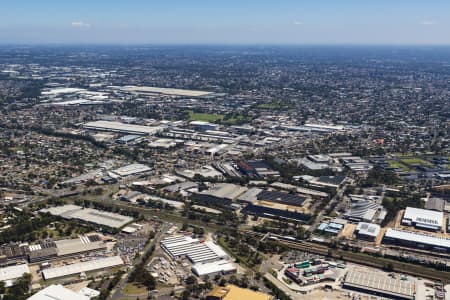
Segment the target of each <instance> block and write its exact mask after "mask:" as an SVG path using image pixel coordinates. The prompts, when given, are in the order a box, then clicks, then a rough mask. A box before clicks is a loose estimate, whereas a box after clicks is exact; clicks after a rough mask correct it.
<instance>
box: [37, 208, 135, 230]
mask: <svg viewBox="0 0 450 300" xmlns="http://www.w3.org/2000/svg"><path fill="white" fill-rule="evenodd" d="M40 212H41V213H50V214H51V215H54V216H60V217H62V218H64V219H69V220H70V219H78V220H82V221H85V222H89V223H94V224H98V225H105V226H108V227H111V228H120V227H122V226H124V225H126V224H128V223H130V222H131V221H133V218H132V217H128V216H124V215H121V214H116V213H111V212H106V211H102V210H97V209H93V208H83V207H81V206H77V205H73V204H67V205H63V206H55V207H51V208H44V209H41V210H40Z"/></svg>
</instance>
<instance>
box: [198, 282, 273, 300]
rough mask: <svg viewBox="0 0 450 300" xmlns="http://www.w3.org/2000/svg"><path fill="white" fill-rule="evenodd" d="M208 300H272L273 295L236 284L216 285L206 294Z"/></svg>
mask: <svg viewBox="0 0 450 300" xmlns="http://www.w3.org/2000/svg"><path fill="white" fill-rule="evenodd" d="M206 299H207V300H250V299H251V300H271V299H273V298H272V296H270V295H267V294H264V293H261V292H255V291H252V290H249V289H243V288H240V287H237V286H235V285H231V284H229V285H227V286H225V287H222V286H216V287H214V289H213V290H212V291H211V292H210V293H209V294H208V296H206Z"/></svg>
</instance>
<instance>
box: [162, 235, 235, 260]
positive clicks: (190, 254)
mask: <svg viewBox="0 0 450 300" xmlns="http://www.w3.org/2000/svg"><path fill="white" fill-rule="evenodd" d="M161 248H162V249H163V250H164V251H165V252H166V253H167V254H168V255H169V256H170V257H171V258H172V259H177V258H180V257H187V258H188V259H189V260H190V261H191V262H192V263H193V264H197V263H207V262H215V261H219V260H225V259H228V255H227V253H226V252H225V251H223V249H222V248H221V247H219V246H218V245H216V244H214V243H213V242H211V241H208V242H204V243H201V242H200V240H198V239H193V238H191V237H188V236H174V237H168V238H165V239H163V240H162V241H161Z"/></svg>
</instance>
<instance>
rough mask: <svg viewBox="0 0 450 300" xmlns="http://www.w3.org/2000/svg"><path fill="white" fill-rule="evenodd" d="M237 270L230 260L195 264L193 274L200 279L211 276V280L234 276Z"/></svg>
mask: <svg viewBox="0 0 450 300" xmlns="http://www.w3.org/2000/svg"><path fill="white" fill-rule="evenodd" d="M236 270H237V269H236V266H235V265H233V263H231V262H230V261H228V260H225V261H220V262H210V263H204V264H195V265H193V266H192V273H194V274H195V275H197V276H198V277H204V276H209V277H210V278H212V277H214V276H216V275H228V274H234V273H236Z"/></svg>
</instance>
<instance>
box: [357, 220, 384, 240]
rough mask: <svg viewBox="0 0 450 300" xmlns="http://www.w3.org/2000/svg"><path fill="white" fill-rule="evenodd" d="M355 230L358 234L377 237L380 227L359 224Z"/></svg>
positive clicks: (370, 224)
mask: <svg viewBox="0 0 450 300" xmlns="http://www.w3.org/2000/svg"><path fill="white" fill-rule="evenodd" d="M356 230H357V231H358V234H361V235H366V236H371V237H377V236H378V234H379V233H380V230H381V228H380V225H377V224H372V223H365V222H359V223H358V226H357V227H356Z"/></svg>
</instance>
